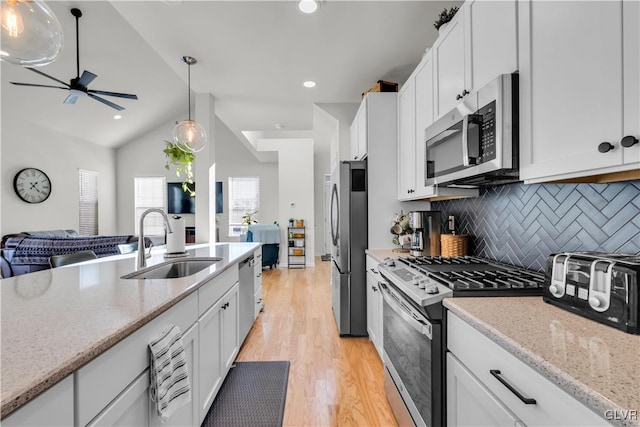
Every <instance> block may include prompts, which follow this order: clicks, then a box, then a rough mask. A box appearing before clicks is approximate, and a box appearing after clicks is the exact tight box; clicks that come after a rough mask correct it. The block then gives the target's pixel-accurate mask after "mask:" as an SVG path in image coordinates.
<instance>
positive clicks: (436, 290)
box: [426, 285, 440, 295]
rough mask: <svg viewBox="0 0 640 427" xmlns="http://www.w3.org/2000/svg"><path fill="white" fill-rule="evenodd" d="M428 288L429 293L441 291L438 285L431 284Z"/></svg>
mask: <svg viewBox="0 0 640 427" xmlns="http://www.w3.org/2000/svg"><path fill="white" fill-rule="evenodd" d="M426 290H427V293H428V294H432V295H433V294H439V293H440V289H438V286H436V285H431V286H429V287H428V288H427V289H426Z"/></svg>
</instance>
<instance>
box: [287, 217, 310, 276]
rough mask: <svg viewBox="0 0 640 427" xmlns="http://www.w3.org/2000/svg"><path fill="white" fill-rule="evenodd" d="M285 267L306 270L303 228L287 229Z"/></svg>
mask: <svg viewBox="0 0 640 427" xmlns="http://www.w3.org/2000/svg"><path fill="white" fill-rule="evenodd" d="M287 236H288V247H287V258H288V259H287V265H288V268H298V267H301V268H306V265H307V260H306V247H305V244H306V243H305V238H306V234H305V229H304V227H288V228H287Z"/></svg>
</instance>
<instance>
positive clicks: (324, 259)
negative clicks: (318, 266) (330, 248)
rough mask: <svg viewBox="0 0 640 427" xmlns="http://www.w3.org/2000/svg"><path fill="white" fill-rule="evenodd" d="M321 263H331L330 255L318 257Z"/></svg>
mask: <svg viewBox="0 0 640 427" xmlns="http://www.w3.org/2000/svg"><path fill="white" fill-rule="evenodd" d="M320 259H321V260H322V261H331V255H320Z"/></svg>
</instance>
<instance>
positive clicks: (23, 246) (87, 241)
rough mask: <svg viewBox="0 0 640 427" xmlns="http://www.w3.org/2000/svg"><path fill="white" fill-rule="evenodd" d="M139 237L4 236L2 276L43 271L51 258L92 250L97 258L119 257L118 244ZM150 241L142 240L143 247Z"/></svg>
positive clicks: (53, 232) (0, 260)
mask: <svg viewBox="0 0 640 427" xmlns="http://www.w3.org/2000/svg"><path fill="white" fill-rule="evenodd" d="M137 241H138V236H134V235H122V236H79V235H78V233H77V232H76V231H75V230H46V231H32V232H22V233H17V234H7V235H5V236H3V237H2V243H1V256H0V268H1V271H2V277H3V278H7V277H12V276H18V275H21V274H26V273H32V272H34V271H39V270H46V269H48V268H50V267H49V258H50V257H51V256H53V255H62V254H69V253H74V252H77V251H86V250H91V251H93V252H94V253H95V254H96V256H97V257H98V258H102V257H106V256H111V255H117V254H119V253H120V252H119V250H118V245H119V244H123V243H132V242H137ZM150 245H151V240H149V239H147V238H145V246H147V247H148V246H150Z"/></svg>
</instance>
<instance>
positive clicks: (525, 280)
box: [398, 256, 544, 295]
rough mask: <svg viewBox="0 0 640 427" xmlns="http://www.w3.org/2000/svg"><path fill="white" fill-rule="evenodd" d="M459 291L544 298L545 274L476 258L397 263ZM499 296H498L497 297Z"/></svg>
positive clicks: (443, 258)
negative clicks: (493, 292) (501, 292)
mask: <svg viewBox="0 0 640 427" xmlns="http://www.w3.org/2000/svg"><path fill="white" fill-rule="evenodd" d="M398 261H399V262H400V263H403V264H405V265H407V266H409V267H412V268H414V269H416V270H418V271H420V272H422V273H424V274H426V275H427V276H429V277H431V278H433V279H434V280H437V281H438V282H440V283H442V284H444V285H446V286H448V287H449V288H451V289H452V290H453V291H454V292H456V291H471V292H474V291H482V290H485V291H492V290H495V291H498V292H500V291H510V290H511V291H513V292H518V295H522V292H523V291H524V292H525V293H528V294H533V295H541V294H542V285H543V284H544V274H543V273H538V272H535V271H531V270H526V269H524V268H519V267H514V266H511V265H507V264H502V263H499V262H496V261H490V260H486V259H483V258H477V257H471V256H466V257H455V258H447V257H405V258H400V259H399V260H398ZM498 295H499V294H498Z"/></svg>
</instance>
